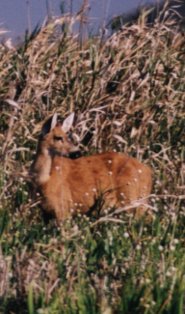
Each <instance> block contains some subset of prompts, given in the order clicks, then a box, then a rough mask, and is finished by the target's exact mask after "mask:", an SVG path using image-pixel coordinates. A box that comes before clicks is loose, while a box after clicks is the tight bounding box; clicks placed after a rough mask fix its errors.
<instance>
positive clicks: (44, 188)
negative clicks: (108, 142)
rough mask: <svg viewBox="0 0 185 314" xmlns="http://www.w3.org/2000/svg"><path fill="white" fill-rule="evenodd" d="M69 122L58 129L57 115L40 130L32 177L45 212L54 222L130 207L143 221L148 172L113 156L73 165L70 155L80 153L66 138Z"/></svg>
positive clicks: (103, 155)
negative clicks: (80, 214) (74, 216)
mask: <svg viewBox="0 0 185 314" xmlns="http://www.w3.org/2000/svg"><path fill="white" fill-rule="evenodd" d="M73 120H74V113H72V114H71V115H70V116H69V117H67V118H66V119H65V120H64V122H63V124H62V125H58V124H57V116H56V114H55V115H54V116H53V117H51V118H50V119H49V120H47V121H46V123H45V124H44V125H43V128H42V132H41V137H40V139H39V142H38V149H37V153H36V157H35V160H34V163H33V166H32V175H33V178H34V181H35V183H36V185H37V186H38V188H39V190H40V192H41V194H42V197H43V207H44V209H45V210H46V211H48V212H51V213H54V215H55V216H56V218H57V220H58V221H62V220H64V219H66V218H68V217H69V216H71V215H74V214H76V213H78V212H80V213H88V212H89V211H90V210H91V209H96V210H100V209H105V208H112V207H118V206H119V207H122V208H123V209H124V207H125V208H128V205H130V206H129V208H130V207H132V208H133V210H134V212H135V213H136V216H137V217H140V216H141V215H143V214H144V213H145V212H146V210H147V198H148V196H149V194H150V193H151V188H152V172H151V169H150V167H148V166H147V165H145V164H142V163H141V162H139V161H138V160H137V159H135V158H132V157H129V156H128V155H126V154H122V153H115V152H105V153H101V154H96V155H93V156H88V157H79V158H76V159H71V158H70V154H72V153H74V152H75V151H78V149H77V147H75V146H73V144H72V143H71V142H70V140H69V138H68V136H67V132H68V131H69V130H70V129H71V126H72V124H73ZM139 200H140V201H141V200H142V204H141V205H138V201H139ZM130 210H131V209H130Z"/></svg>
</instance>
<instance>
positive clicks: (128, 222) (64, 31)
mask: <svg viewBox="0 0 185 314" xmlns="http://www.w3.org/2000/svg"><path fill="white" fill-rule="evenodd" d="M72 22H73V20H70V19H69V18H68V17H65V18H64V17H63V18H60V19H58V20H55V21H54V22H52V23H50V24H49V25H47V26H46V27H44V28H42V29H41V30H40V31H39V32H35V34H34V36H32V37H31V38H26V40H25V42H24V44H23V45H21V46H20V47H18V48H16V49H11V50H10V49H7V48H6V47H4V46H3V45H1V46H0V71H1V85H0V102H1V106H0V110H1V116H0V145H1V165H0V202H1V203H0V313H19V314H22V313H29V314H34V313H38V314H46V313H49V314H50V313H52V314H53V313H61V314H62V313H65V314H74V313H81V314H86V313H88V314H91V313H92V314H93V313H104V314H105V313H106V314H107V313H124V314H130V313H135V314H136V313H145V314H150V313H151V314H152V313H164V314H165V313H168V314H169V313H176V314H183V313H184V312H185V299H184V296H185V275H184V274H185V240H184V239H185V228H184V225H185V208H184V199H185V197H184V188H185V182H184V164H183V162H184V150H185V148H184V134H185V132H184V131H185V129H184V128H185V110H184V103H185V80H184V77H185V62H184V60H185V39H184V35H183V34H182V33H180V32H179V31H177V30H176V29H174V28H172V27H171V26H170V21H166V23H165V24H164V23H160V22H157V21H156V22H155V23H154V25H153V27H152V28H151V27H148V26H147V25H145V23H144V19H140V20H139V23H137V24H134V25H131V26H129V27H124V28H123V29H122V30H120V31H119V32H118V33H115V34H114V35H113V36H112V37H110V38H107V39H106V40H104V41H103V40H102V38H89V39H88V40H86V41H85V42H83V43H82V42H80V43H79V40H78V37H77V36H74V35H72V32H71V28H72V26H73V25H72ZM55 111H57V112H58V113H59V114H60V115H61V118H64V117H65V116H67V115H68V114H69V112H71V111H75V112H76V123H75V126H74V132H73V137H74V141H78V142H80V141H82V140H83V138H84V136H85V135H86V134H87V132H88V130H90V129H92V130H93V136H92V138H91V140H90V141H89V142H88V152H87V153H88V154H89V153H93V152H96V151H104V150H112V149H114V150H117V151H123V152H126V153H128V154H130V155H132V156H135V157H137V158H138V159H140V160H142V161H143V162H146V163H148V164H150V165H151V167H152V168H153V171H154V187H153V193H152V195H151V197H150V212H151V215H152V217H153V219H152V220H150V221H147V220H141V221H135V220H134V218H133V217H132V215H131V214H129V213H125V212H124V209H123V211H122V210H119V209H117V208H115V209H114V210H113V211H112V212H111V213H110V212H109V213H105V212H104V213H100V215H99V216H98V217H92V216H90V217H87V216H82V217H81V216H80V215H78V216H77V217H75V218H74V219H71V220H68V221H66V222H65V223H63V224H62V225H61V226H59V225H57V224H56V222H55V220H54V219H52V220H50V221H49V223H47V224H46V223H45V222H44V220H43V217H42V214H41V211H40V208H39V197H36V198H34V197H33V195H32V189H30V179H29V175H28V171H29V168H30V164H31V162H32V160H33V154H34V152H35V149H36V143H37V138H38V135H39V130H40V128H41V125H42V123H43V120H44V119H45V118H46V117H48V116H49V115H51V114H52V113H54V112H55ZM84 154H85V152H84Z"/></svg>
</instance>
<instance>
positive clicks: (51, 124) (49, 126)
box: [41, 113, 57, 136]
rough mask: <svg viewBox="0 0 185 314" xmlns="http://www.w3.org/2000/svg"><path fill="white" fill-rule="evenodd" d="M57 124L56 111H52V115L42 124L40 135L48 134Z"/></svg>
mask: <svg viewBox="0 0 185 314" xmlns="http://www.w3.org/2000/svg"><path fill="white" fill-rule="evenodd" d="M56 124H57V113H54V115H53V116H52V117H50V118H49V119H48V120H47V121H46V122H45V123H44V125H43V127H42V130H41V135H42V136H45V135H46V134H48V133H49V132H50V131H51V130H53V129H54V127H55V126H56Z"/></svg>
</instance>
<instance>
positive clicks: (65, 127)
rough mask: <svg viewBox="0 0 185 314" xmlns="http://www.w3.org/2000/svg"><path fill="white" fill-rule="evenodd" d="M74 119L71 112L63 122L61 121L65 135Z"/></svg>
mask: <svg viewBox="0 0 185 314" xmlns="http://www.w3.org/2000/svg"><path fill="white" fill-rule="evenodd" d="M74 117H75V114H74V112H72V113H71V114H70V115H69V116H68V117H67V118H66V119H65V120H64V121H63V124H62V130H63V131H64V132H65V133H67V132H68V131H69V130H70V129H71V127H72V125H73V121H74Z"/></svg>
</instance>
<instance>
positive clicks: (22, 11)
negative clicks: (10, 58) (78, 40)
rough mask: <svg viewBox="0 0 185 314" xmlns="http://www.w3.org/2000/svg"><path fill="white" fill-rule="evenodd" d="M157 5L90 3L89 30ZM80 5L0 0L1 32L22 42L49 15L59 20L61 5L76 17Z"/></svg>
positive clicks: (112, 0) (135, 0)
mask: <svg viewBox="0 0 185 314" xmlns="http://www.w3.org/2000/svg"><path fill="white" fill-rule="evenodd" d="M159 2H160V1H159V0H129V1H128V0H89V6H90V8H89V23H90V24H89V28H90V29H91V30H95V29H97V28H98V27H100V26H101V25H103V22H107V21H108V20H110V19H111V18H112V17H114V16H116V15H120V14H122V13H124V14H125V13H127V12H130V11H132V10H134V9H136V8H137V7H138V6H141V5H144V4H146V3H159ZM82 3H83V1H82V0H73V1H72V0H71V1H70V0H65V1H61V0H13V1H12V0H1V1H0V28H3V29H4V28H6V29H7V30H9V33H8V37H12V38H13V39H14V40H15V39H16V38H17V37H20V38H22V37H23V36H24V34H25V31H26V29H29V30H30V31H31V30H33V29H34V27H35V26H36V25H37V24H40V25H41V24H42V23H43V21H44V19H45V18H46V16H47V15H48V14H50V15H52V16H60V15H61V4H62V7H63V9H64V11H65V12H70V11H72V13H75V12H78V10H79V9H80V7H81V5H82ZM3 36H5V35H3ZM1 38H2V37H1Z"/></svg>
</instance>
